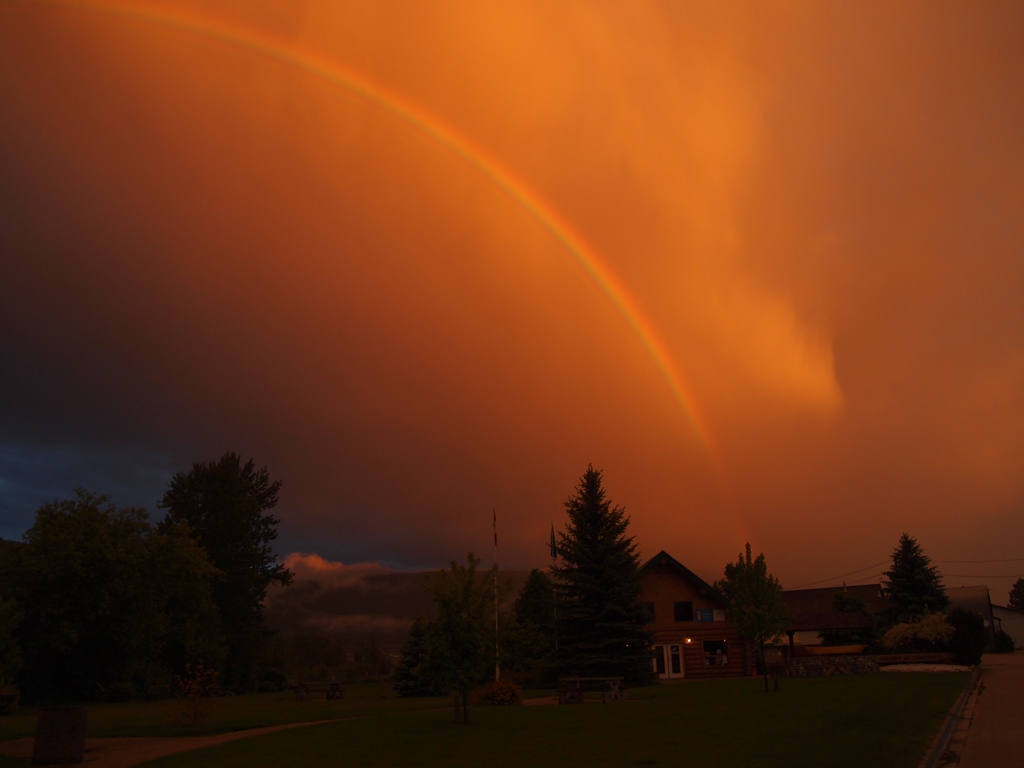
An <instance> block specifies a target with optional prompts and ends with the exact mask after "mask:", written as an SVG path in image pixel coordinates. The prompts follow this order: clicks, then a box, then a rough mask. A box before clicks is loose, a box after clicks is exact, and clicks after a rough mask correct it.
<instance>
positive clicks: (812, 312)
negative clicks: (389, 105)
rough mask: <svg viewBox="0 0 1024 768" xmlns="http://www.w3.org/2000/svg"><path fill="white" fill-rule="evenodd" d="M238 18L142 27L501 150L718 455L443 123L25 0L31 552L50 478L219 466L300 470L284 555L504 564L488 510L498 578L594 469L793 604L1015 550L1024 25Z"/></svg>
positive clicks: (7, 342) (25, 328) (644, 15)
mask: <svg viewBox="0 0 1024 768" xmlns="http://www.w3.org/2000/svg"><path fill="white" fill-rule="evenodd" d="M237 5H238V7H236V4H230V3H210V4H206V3H186V2H182V3H180V4H174V5H173V6H169V7H168V8H165V9H164V10H160V9H159V8H158V7H157V6H153V7H152V8H153V9H156V10H155V11H154V13H156V15H157V16H160V14H163V16H164V17H175V18H178V17H181V18H186V17H187V18H188V19H193V20H195V19H198V20H199V22H201V24H199V22H197V24H199V26H202V24H206V25H207V26H211V25H212V27H216V28H230V29H231V30H234V31H235V32H238V30H242V33H244V30H245V29H246V28H252V29H256V30H257V31H259V33H260V34H261V35H264V36H267V35H269V36H273V37H274V38H275V39H277V40H279V42H280V45H282V46H285V47H288V46H291V48H289V50H292V49H294V50H298V51H304V52H308V53H309V54H310V55H315V56H318V57H321V58H323V59H326V60H328V61H335V62H338V63H340V64H342V65H344V66H345V67H348V68H350V69H351V70H353V71H356V72H358V73H360V75H361V76H363V77H366V78H367V79H368V80H369V81H371V82H376V83H380V84H381V85H382V86H385V87H386V88H387V89H389V90H390V91H391V92H394V93H398V94H400V95H401V96H402V97H403V98H404V99H407V100H408V101H409V103H412V104H415V105H419V106H420V107H421V108H422V109H424V110H426V111H427V112H429V113H430V114H432V115H434V116H436V117H437V119H439V120H440V121H442V122H443V123H445V124H447V125H450V126H454V127H455V128H457V129H458V131H459V132H460V133H462V134H464V135H466V136H468V137H470V138H471V139H472V140H473V141H474V142H475V143H476V144H478V145H479V146H481V147H484V148H485V149H486V150H487V151H488V152H489V153H491V154H492V155H494V156H495V157H497V158H499V159H500V160H501V162H502V163H503V164H504V165H505V166H507V167H509V168H512V169H513V170H514V171H515V172H516V173H517V174H518V175H519V176H520V177H521V178H522V179H524V181H525V182H526V183H527V184H529V185H530V186H532V187H533V188H534V189H535V190H537V192H538V193H539V194H541V195H542V196H543V197H544V198H545V199H547V200H548V201H549V202H550V203H551V204H552V206H553V207H554V208H555V209H556V210H558V211H559V212H560V214H561V215H563V216H565V217H566V219H567V220H568V221H570V222H571V223H572V224H573V226H574V227H575V228H576V229H578V230H579V231H580V232H582V233H583V235H584V236H585V237H586V238H587V240H588V241H589V242H590V243H591V244H592V245H593V246H594V247H595V249H596V250H597V251H598V252H599V253H600V254H601V255H602V257H603V258H604V259H605V260H606V261H607V262H608V264H609V265H610V267H611V268H612V270H613V271H614V272H615V273H616V274H617V275H618V276H619V278H620V279H621V281H622V284H623V285H624V286H626V288H627V290H628V291H629V292H631V293H632V294H633V295H634V296H635V297H636V299H637V302H638V304H639V305H640V306H642V307H643V308H644V310H645V311H646V312H647V314H649V315H650V317H651V319H652V322H653V325H654V326H655V327H656V328H657V331H658V333H659V334H660V335H661V337H662V340H663V342H664V344H665V346H666V347H667V348H668V349H669V350H670V352H671V354H672V355H673V357H674V359H675V361H676V363H677V364H678V366H679V368H680V369H681V370H683V371H684V372H685V374H686V377H687V378H688V380H689V382H690V385H691V387H692V389H693V391H694V394H695V400H694V402H695V406H696V408H697V409H698V410H699V412H700V413H701V415H702V416H703V417H704V418H705V419H706V421H707V423H708V424H709V425H710V428H711V433H712V435H713V441H712V442H713V444H712V446H711V447H710V450H709V449H708V448H707V447H705V446H702V445H701V443H700V440H699V439H698V437H697V435H696V434H695V432H694V431H693V429H692V428H691V426H690V424H689V422H688V420H687V418H686V416H685V414H683V413H682V412H681V411H680V410H679V408H678V407H677V405H676V403H675V401H674V400H673V397H672V393H671V391H670V390H669V388H668V387H667V386H666V383H665V381H664V380H663V379H662V378H661V377H660V376H659V374H658V371H657V369H656V367H655V366H654V365H653V364H652V361H651V360H650V358H649V357H648V356H647V355H646V354H645V352H644V350H643V348H642V347H641V346H640V345H639V344H638V343H637V339H636V338H635V337H634V336H633V335H632V333H631V332H630V330H629V328H628V326H627V324H626V323H625V322H624V320H623V318H622V317H621V316H620V315H618V314H617V313H616V311H615V310H614V308H613V307H612V306H611V305H610V303H609V302H608V301H607V299H606V298H605V297H604V296H603V295H602V294H601V293H600V292H599V291H597V290H596V289H595V287H594V286H593V284H592V283H590V282H589V281H588V279H587V278H586V277H585V276H584V275H583V274H582V273H581V271H580V270H579V269H578V267H576V266H575V265H574V263H573V261H572V259H571V258H570V257H569V255H568V254H567V253H566V252H565V251H564V250H563V249H562V248H561V247H560V246H559V244H558V243H556V242H555V241H553V239H552V238H551V237H550V236H549V234H548V233H546V232H545V231H544V229H543V228H542V227H540V226H539V225H538V223H537V221H536V220H535V219H533V218H532V217H531V216H530V214H529V212H528V211H527V210H526V209H524V208H523V207H522V206H521V205H520V204H519V203H518V202H517V201H516V200H514V199H512V198H510V197H509V196H508V195H507V194H506V193H505V192H503V191H502V190H501V189H500V188H499V187H497V186H496V185H494V184H493V183H491V182H490V181H489V180H488V179H487V178H486V177H485V176H483V175H482V174H480V173H479V172H478V171H477V170H475V169H474V168H472V167H471V166H469V165H467V164H466V163H464V162H462V161H461V160H459V159H458V157H456V156H454V155H453V154H452V153H451V152H450V151H448V150H447V149H445V148H444V147H443V146H441V145H439V144H438V143H437V142H435V141H433V140H432V139H431V138H430V137H429V135H427V134H426V133H424V132H423V131H422V130H419V129H417V127H416V126H415V125H411V124H410V123H408V122H405V121H403V120H402V119H399V118H398V117H396V115H395V114H393V113H389V112H388V111H387V110H386V109H382V108H381V107H380V106H379V105H376V106H375V105H374V104H372V103H370V102H368V101H366V100H365V99H361V98H358V97H356V96H354V95H353V94H352V93H350V92H346V91H345V89H344V88H339V87H337V86H336V85H330V84H329V83H327V82H325V81H323V80H318V79H317V78H316V77H312V76H310V75H309V74H308V73H304V72H303V71H302V70H300V69H297V68H295V67H289V66H283V65H282V64H281V62H280V61H276V60H274V59H273V58H272V57H267V56H265V55H261V54H260V53H259V52H258V51H254V50H251V49H243V48H239V47H238V46H234V47H233V46H232V45H228V44H225V43H224V41H223V39H218V38H217V36H216V35H205V36H204V35H201V34H200V35H196V34H190V33H187V32H185V31H183V30H182V28H181V26H180V25H179V26H178V27H173V26H167V25H163V26H161V25H160V24H154V23H151V22H142V21H139V20H138V19H134V20H133V19H131V18H127V17H125V16H123V15H120V16H119V15H117V14H110V13H99V12H96V11H89V10H83V9H77V10H75V9H68V8H65V7H57V6H49V5H46V4H41V3H40V4H36V3H9V4H6V5H5V6H4V7H3V8H2V9H0V14H2V16H0V22H2V24H0V30H2V31H0V43H2V44H0V98H2V102H3V104H4V105H5V108H4V109H3V110H2V111H0V179H2V180H3V181H2V183H0V257H2V260H3V261H2V279H0V356H2V360H3V367H2V371H0V441H2V444H3V445H4V446H5V448H4V450H5V453H4V456H5V457H6V458H4V460H3V461H4V464H3V468H2V475H0V476H2V477H3V478H4V482H5V485H4V486H3V488H4V489H5V494H7V495H6V496H5V498H6V499H7V500H6V501H5V502H4V504H6V508H5V509H7V510H11V511H9V512H8V511H5V512H4V514H5V515H7V517H6V518H5V521H4V523H3V525H4V526H6V527H5V528H4V530H5V531H8V533H5V534H4V535H10V532H11V531H12V530H13V529H14V528H17V526H18V525H19V524H21V523H19V522H18V521H22V520H23V519H24V514H25V510H26V509H27V508H29V507H31V506H32V505H34V504H36V503H42V502H44V501H47V500H49V499H50V498H52V496H53V495H54V494H62V495H66V494H67V493H69V492H70V487H68V488H67V489H66V490H63V491H62V490H59V487H60V486H61V485H62V484H64V483H65V482H72V481H73V482H75V484H82V485H87V486H89V487H91V488H94V489H95V490H98V491H105V490H107V489H112V490H116V491H117V493H118V494H119V497H118V498H117V499H116V500H117V501H119V502H120V503H139V502H137V501H135V499H137V498H140V497H147V496H150V497H152V496H153V495H154V494H159V492H160V491H161V490H162V486H161V485H160V484H158V483H155V481H154V476H155V475H156V474H160V473H161V472H163V473H165V474H166V477H167V478H169V476H170V474H171V473H172V472H173V471H174V470H176V469H180V468H186V467H187V466H188V465H189V463H190V462H191V461H194V460H205V459H210V458H214V457H216V456H218V455H219V454H220V453H222V452H223V451H225V450H234V451H237V452H239V453H242V454H243V455H246V456H249V455H251V456H253V457H254V458H255V459H256V461H257V463H259V464H267V465H268V466H269V468H270V471H271V474H272V475H273V476H275V477H280V478H282V479H283V480H284V481H285V486H284V492H283V495H282V504H281V508H280V510H279V511H280V514H281V517H282V519H283V523H282V540H281V544H282V549H283V550H285V551H287V550H289V549H298V550H302V551H317V552H320V553H321V554H323V555H325V556H328V557H331V558H335V559H343V560H345V561H347V562H352V561H362V560H375V561H383V562H388V563H392V564H396V565H405V566H421V567H427V566H436V565H438V564H440V563H442V562H445V561H447V560H448V559H450V558H451V557H456V556H459V555H460V554H462V553H463V552H464V551H465V550H467V549H475V550H477V551H483V550H484V549H485V548H486V547H487V546H488V541H489V534H490V530H489V529H490V519H489V511H490V509H491V508H492V507H497V508H498V509H499V525H500V527H501V530H502V542H503V552H504V553H505V554H504V555H503V557H505V558H508V559H509V560H510V561H514V562H515V563H516V564H520V565H535V564H540V563H541V562H542V561H543V557H544V548H543V542H544V539H545V537H546V534H547V530H548V524H549V521H551V520H555V521H556V523H557V521H558V520H559V519H560V516H561V502H562V501H563V500H564V499H565V497H566V496H567V495H568V494H569V493H570V491H571V490H572V485H573V482H574V479H575V478H576V477H578V476H579V474H580V473H581V472H582V470H583V469H584V468H585V467H586V465H587V463H588V462H593V463H594V464H595V466H597V467H600V468H603V469H605V470H606V472H607V475H606V479H607V483H608V487H609V490H610V492H611V495H612V497H613V498H614V499H615V500H616V501H617V502H619V503H623V504H625V505H626V507H627V510H628V511H629V512H630V513H631V514H632V516H633V525H634V530H635V532H636V533H637V535H638V540H639V543H640V545H641V548H642V550H643V552H644V553H645V554H652V553H654V552H656V551H657V550H659V549H662V548H665V549H668V550H669V551H670V552H672V553H673V554H674V555H675V556H676V557H678V558H679V559H681V560H683V561H684V562H686V563H687V564H688V565H689V566H690V567H693V568H694V569H695V570H697V571H698V572H700V573H701V574H702V575H703V576H705V578H708V579H713V578H716V577H717V576H718V574H719V572H720V570H721V566H722V563H724V562H725V560H726V559H727V558H730V557H734V556H735V552H736V551H738V549H739V547H740V546H741V545H742V543H743V542H744V541H746V540H748V539H750V540H751V541H752V542H753V543H754V546H755V549H758V550H761V549H763V550H765V552H766V553H767V554H768V557H769V562H770V563H772V564H773V569H774V570H775V571H776V573H777V574H778V575H780V576H782V577H783V579H784V581H785V582H788V583H789V584H793V583H797V582H802V581H810V580H812V579H814V578H819V577H821V576H823V575H829V573H827V572H828V571H833V570H835V571H843V570H848V569H850V570H852V569H853V568H856V567H859V566H862V565H866V564H869V563H874V562H877V561H879V560H881V559H883V558H884V557H886V555H887V554H888V552H889V549H890V548H891V546H893V545H894V543H895V541H896V539H897V538H898V536H899V534H900V533H902V532H903V531H904V530H908V531H910V532H912V533H915V534H917V535H918V536H919V538H920V539H921V541H922V544H924V546H925V548H926V550H927V551H929V552H930V553H932V554H934V555H935V556H936V557H940V558H947V559H984V557H985V556H991V557H999V556H1005V557H1010V556H1013V554H1014V552H1015V551H1011V550H1012V546H1011V545H1010V544H1009V543H1008V542H1012V541H1019V539H1020V535H1021V534H1022V533H1024V515H1022V514H1021V506H1022V504H1024V484H1022V480H1021V477H1022V476H1021V473H1020V469H1019V467H1020V466H1021V465H1022V462H1024V438H1022V435H1024V429H1022V427H1024V399H1022V395H1021V393H1022V392H1024V339H1022V337H1021V328H1024V323H1022V320H1024V317H1022V316H1021V312H1022V310H1021V309H1020V306H1021V305H1020V301H1019V296H1020V295H1022V293H1024V261H1022V259H1021V258H1020V255H1021V248H1022V246H1024V223H1022V219H1021V216H1020V210H1021V209H1022V206H1024V187H1022V181H1021V179H1024V167H1022V166H1024V151H1022V146H1021V142H1020V138H1019V137H1020V136H1021V135H1024V88H1022V87H1021V85H1022V79H1024V77H1022V75H1024V71H1022V70H1024V67H1022V61H1021V52H1020V47H1019V45H1018V41H1019V40H1020V36H1021V34H1022V32H1024V21H1022V13H1021V10H1020V8H1019V6H1017V5H1014V4H989V5H983V6H977V7H973V8H972V9H964V8H958V7H956V6H936V5H934V4H920V5H914V4H907V5H901V6H899V7H894V6H891V5H890V4H877V5H871V4H862V5H858V6H857V7H838V6H828V7H819V6H805V5H801V4H778V5H777V6H776V5H765V6H761V7H759V8H758V9H756V10H751V9H750V8H749V6H747V5H745V4H743V5H739V6H735V7H732V6H729V5H728V4H724V5H723V4H719V5H718V6H714V7H710V6H707V5H705V4H700V3H695V4H692V5H687V6H684V5H680V4H667V5H663V4H657V3H633V4H629V5H628V6H624V5H621V4H615V3H609V4H599V3H580V4H561V5H558V6H554V7H553V6H550V5H549V4H529V3H518V4H485V5H480V4H460V3H452V4H432V5H431V6H430V9H429V12H428V11H427V10H426V7H424V8H422V9H417V8H416V7H412V8H410V7H408V6H407V5H403V6H402V12H397V11H396V9H395V8H393V7H390V6H387V5H385V4H380V3H368V4H358V3H354V4H343V5H339V4H331V3H316V2H312V3H306V4H301V5H293V6H290V7H289V10H287V11H285V10H282V9H281V7H280V5H279V4H276V3H266V4H261V3H247V4H244V6H242V5H241V4H237ZM139 7H143V6H139ZM144 8H149V6H145V7H144ZM175 14H177V16H175ZM218 25H219V26H218ZM242 33H239V34H242ZM222 37H223V36H222ZM442 43H443V44H442ZM97 457H98V458H97ZM69 467H72V468H76V467H77V468H80V469H69ZM90 477H91V478H92V479H90ZM80 479H81V480H82V481H81V482H79V480H80ZM165 481H166V480H165ZM9 488H14V489H15V490H14V491H8V490H6V489H9ZM122 494H123V496H124V498H121V497H120V496H121V495H122ZM33 499H37V500H38V501H37V502H36V501H33ZM154 502H155V498H153V499H152V501H149V502H148V503H146V505H147V506H149V507H150V508H152V507H153V505H154ZM958 555H960V556H961V557H959V558H957V556H958ZM1007 575H1009V574H1007ZM968 581H969V579H968Z"/></svg>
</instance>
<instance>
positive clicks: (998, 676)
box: [959, 651, 1024, 768]
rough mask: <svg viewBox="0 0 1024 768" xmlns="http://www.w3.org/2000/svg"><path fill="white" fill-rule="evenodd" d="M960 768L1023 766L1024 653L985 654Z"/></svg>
mask: <svg viewBox="0 0 1024 768" xmlns="http://www.w3.org/2000/svg"><path fill="white" fill-rule="evenodd" d="M981 683H982V685H983V686H984V688H983V689H982V690H981V693H980V694H979V695H978V699H977V703H976V704H975V706H974V712H973V718H972V720H971V725H970V728H969V729H968V730H967V735H966V739H965V741H964V745H963V751H962V752H961V753H960V764H959V768H1011V766H1012V767H1014V768H1020V767H1021V766H1024V652H1022V651H1017V653H1013V654H1009V653H1008V654H998V655H997V654H986V655H985V657H984V658H983V659H982V661H981Z"/></svg>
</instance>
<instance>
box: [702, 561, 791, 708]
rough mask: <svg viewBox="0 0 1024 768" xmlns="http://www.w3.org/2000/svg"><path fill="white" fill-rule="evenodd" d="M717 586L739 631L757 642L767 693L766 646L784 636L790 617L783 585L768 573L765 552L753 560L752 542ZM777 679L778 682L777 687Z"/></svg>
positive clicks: (727, 570) (728, 566)
mask: <svg viewBox="0 0 1024 768" xmlns="http://www.w3.org/2000/svg"><path fill="white" fill-rule="evenodd" d="M715 587H716V588H717V589H718V590H719V591H720V592H721V593H722V594H723V595H725V596H726V598H728V600H729V613H730V614H731V616H732V622H733V624H735V625H736V631H737V632H739V634H740V636H741V637H745V638H747V639H748V640H750V641H752V642H753V643H754V647H755V648H756V649H757V657H758V661H759V662H760V663H761V669H762V670H764V689H765V690H766V691H767V690H768V672H767V670H766V669H765V664H764V647H765V645H766V644H767V643H769V642H771V641H772V639H773V638H775V637H776V636H778V635H780V634H782V630H784V629H785V628H786V622H787V620H788V618H789V617H788V616H787V614H786V605H785V603H783V602H782V585H781V584H780V583H779V580H778V579H776V578H775V577H774V576H772V575H771V574H770V573H768V565H767V564H766V563H765V560H764V553H762V554H760V555H758V556H757V558H756V559H752V558H751V555H750V543H749V542H748V543H747V554H746V557H745V558H744V556H743V555H742V554H741V555H740V557H739V560H737V561H736V562H735V563H729V564H728V565H727V566H725V578H724V579H723V580H722V581H720V582H718V583H717V584H715ZM777 683H778V680H776V687H778V685H777Z"/></svg>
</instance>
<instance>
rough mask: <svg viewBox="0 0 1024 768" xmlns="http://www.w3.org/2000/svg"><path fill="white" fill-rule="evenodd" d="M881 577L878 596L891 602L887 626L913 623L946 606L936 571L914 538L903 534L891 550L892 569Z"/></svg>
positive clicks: (944, 595)
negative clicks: (884, 581) (880, 587)
mask: <svg viewBox="0 0 1024 768" xmlns="http://www.w3.org/2000/svg"><path fill="white" fill-rule="evenodd" d="M885 578H886V580H887V583H885V584H883V585H882V594H884V595H885V596H886V597H887V598H888V599H889V601H890V602H891V603H892V608H891V609H890V611H889V622H890V623H891V624H903V623H906V622H908V621H917V620H918V619H920V618H922V617H923V616H926V615H928V614H929V613H937V612H939V611H943V610H945V609H946V606H948V605H949V598H948V597H946V590H945V588H944V587H943V586H942V578H941V577H940V576H939V572H938V571H937V570H936V569H935V567H934V566H932V565H931V559H930V558H929V557H928V556H927V555H925V553H924V551H923V550H922V549H921V547H920V545H918V543H917V541H916V540H915V539H914V537H913V536H910V535H908V534H906V533H904V534H903V535H902V536H901V537H900V542H899V544H898V545H897V546H896V549H894V550H893V553H892V566H891V567H890V569H889V570H888V571H886V572H885Z"/></svg>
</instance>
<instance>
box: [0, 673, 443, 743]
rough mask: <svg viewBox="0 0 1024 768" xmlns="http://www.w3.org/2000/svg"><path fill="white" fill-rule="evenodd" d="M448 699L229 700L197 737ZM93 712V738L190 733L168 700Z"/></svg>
mask: <svg viewBox="0 0 1024 768" xmlns="http://www.w3.org/2000/svg"><path fill="white" fill-rule="evenodd" d="M448 703H449V699H447V698H443V699H402V698H399V697H398V696H397V695H396V694H395V693H394V691H392V690H391V684H390V683H378V682H373V683H359V682H355V683H345V698H344V699H342V700H341V701H327V700H326V698H325V697H324V694H323V693H321V694H319V698H315V699H313V700H312V701H296V699H295V694H294V693H293V692H292V691H284V692H281V693H259V694H252V695H250V696H227V697H224V698H221V699H218V700H217V706H216V709H215V710H214V712H213V714H211V715H210V717H209V718H208V719H207V720H206V721H205V722H204V723H203V724H202V725H201V726H200V728H199V731H198V733H199V734H200V735H202V734H208V733H223V732H225V731H238V730H242V729H245V728H262V727H263V726H267V725H282V724H284V723H303V722H311V721H315V720H329V719H331V718H335V717H354V716H358V715H368V714H374V713H379V712H383V711H387V712H402V711H408V710H412V709H420V710H422V709H427V708H429V707H446V706H448ZM83 706H86V707H88V709H89V734H88V735H89V737H90V738H102V737H109V736H184V735H189V731H188V729H187V728H185V727H184V726H183V725H180V724H178V723H176V722H174V721H173V719H172V718H171V717H169V714H168V712H169V709H171V708H172V706H173V702H170V701H132V702H127V703H124V704H95V703H94V704H85V705H83ZM36 714H37V713H36V710H33V709H23V710H21V711H20V712H19V713H17V714H15V715H6V716H3V717H0V741H5V740H7V739H20V738H24V737H26V736H33V735H34V734H35V728H36Z"/></svg>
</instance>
